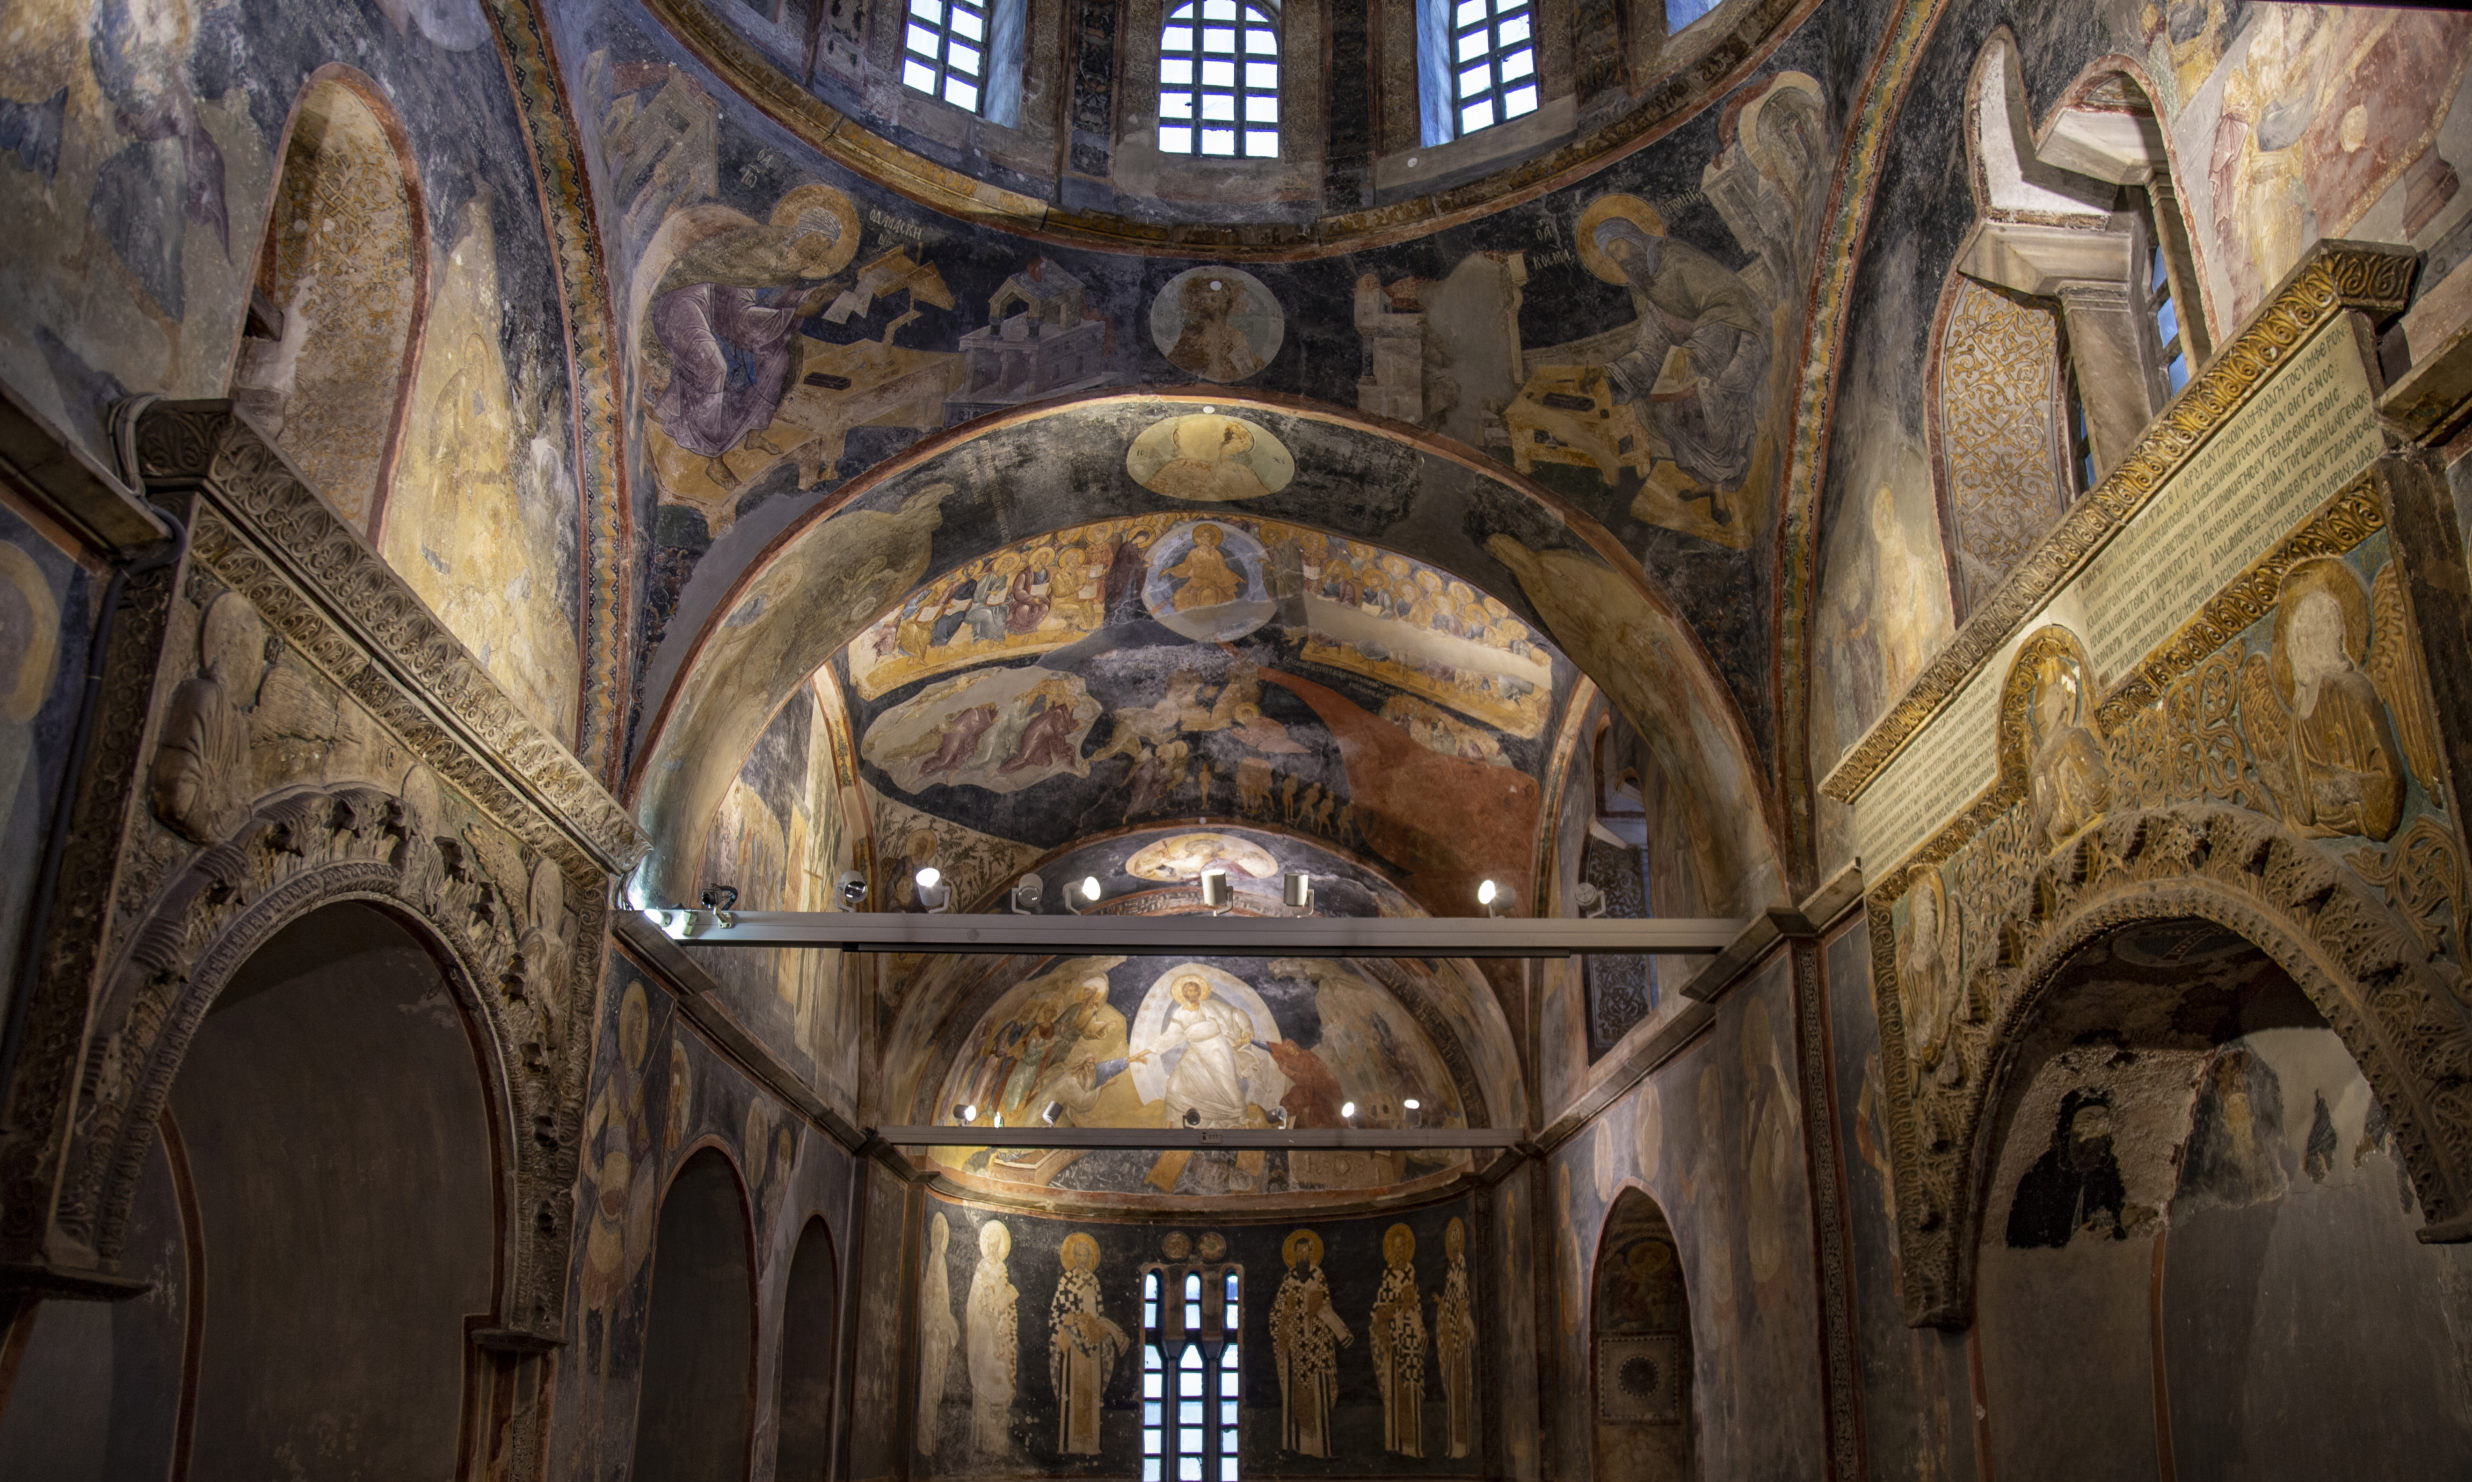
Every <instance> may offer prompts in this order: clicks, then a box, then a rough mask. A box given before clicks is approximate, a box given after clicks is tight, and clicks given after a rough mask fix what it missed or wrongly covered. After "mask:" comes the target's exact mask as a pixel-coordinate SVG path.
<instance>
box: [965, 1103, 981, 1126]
mask: <svg viewBox="0 0 2472 1482" xmlns="http://www.w3.org/2000/svg"><path fill="white" fill-rule="evenodd" d="M961 1119H962V1120H963V1121H965V1122H975V1121H977V1120H978V1103H977V1102H975V1101H973V1102H971V1103H970V1104H969V1105H968V1106H965V1107H963V1108H962V1109H961Z"/></svg>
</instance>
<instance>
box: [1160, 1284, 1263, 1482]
mask: <svg viewBox="0 0 2472 1482" xmlns="http://www.w3.org/2000/svg"><path fill="white" fill-rule="evenodd" d="M1241 1281H1242V1268H1241V1267H1238V1266H1234V1265H1192V1264H1186V1265H1177V1266H1150V1267H1146V1268H1144V1270H1143V1272H1142V1482H1237V1478H1238V1476H1239V1463H1238V1453H1239V1432H1240V1429H1241V1427H1240V1424H1239V1419H1238V1417H1239V1415H1240V1414H1241V1408H1242V1398H1243V1396H1242V1390H1243V1357H1242V1353H1243V1350H1242V1343H1241V1339H1240V1336H1239V1335H1240V1333H1241V1331H1242V1327H1243V1324H1242V1319H1241V1311H1242V1309H1241V1306H1240V1296H1239V1291H1240V1282H1241ZM1169 1282H1173V1283H1175V1289H1176V1291H1177V1293H1178V1297H1177V1299H1175V1300H1169V1301H1164V1302H1163V1301H1162V1300H1161V1297H1162V1294H1163V1285H1164V1283H1169Z"/></svg>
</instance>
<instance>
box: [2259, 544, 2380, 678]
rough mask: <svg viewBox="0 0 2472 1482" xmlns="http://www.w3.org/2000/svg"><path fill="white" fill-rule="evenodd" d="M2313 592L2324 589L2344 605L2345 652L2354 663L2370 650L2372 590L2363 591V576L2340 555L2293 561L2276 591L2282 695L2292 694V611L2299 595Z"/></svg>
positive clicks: (2277, 663)
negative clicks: (2344, 562)
mask: <svg viewBox="0 0 2472 1482" xmlns="http://www.w3.org/2000/svg"><path fill="white" fill-rule="evenodd" d="M2311 592H2324V593H2326V594H2327V595H2328V596H2330V597H2332V598H2334V599H2335V601H2336V603H2337V604H2338V605H2339V606H2341V607H2342V608H2343V652H2344V654H2345V655H2346V656H2347V657H2349V658H2350V659H2351V661H2352V662H2353V663H2354V664H2358V663H2359V662H2360V661H2361V657H2362V655H2364V654H2366V653H2367V652H2368V650H2369V594H2368V593H2366V592H2364V591H2362V590H2361V587H2360V578H2359V577H2357V576H2354V575H2353V574H2352V568H2351V567H2349V566H2346V565H2345V564H2343V560H2342V558H2341V557H2339V556H2311V557H2310V558H2309V559H2308V560H2306V561H2298V562H2294V563H2293V565H2292V569H2291V570H2289V571H2287V572H2285V573H2284V574H2283V588H2282V590H2281V591H2279V592H2277V593H2276V594H2275V658H2274V665H2275V688H2276V689H2279V690H2281V691H2283V698H2284V699H2286V700H2289V699H2290V698H2292V651H2291V649H2290V647H2289V646H2288V640H2287V639H2286V638H2285V636H2284V634H2285V633H2286V631H2287V630H2289V629H2290V627H2291V625H2292V611H2293V609H2294V608H2297V607H2299V606H2300V599H2301V598H2303V597H2306V596H2308V595H2309V594H2310V593H2311Z"/></svg>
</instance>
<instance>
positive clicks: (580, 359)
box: [488, 0, 641, 778]
mask: <svg viewBox="0 0 2472 1482" xmlns="http://www.w3.org/2000/svg"><path fill="white" fill-rule="evenodd" d="M542 4H543V0H489V6H488V9H489V12H490V18H491V23H492V26H493V28H494V29H495V30H496V32H497V35H498V54H499V58H500V60H501V61H502V62H503V63H504V64H505V66H506V74H507V84H508V86H509V87H510V88H511V89H512V90H513V92H514V95H515V101H516V105H517V109H518V111H519V112H520V113H521V115H522V117H523V123H524V131H525V139H524V142H525V145H526V147H527V148H528V149H529V150H530V152H531V156H532V173H533V183H534V185H535V186H536V188H537V189H538V190H539V192H540V196H541V214H542V216H543V218H544V225H545V226H546V227H547V229H548V232H549V240H550V247H551V253H552V256H553V258H554V259H555V261H556V263H557V270H558V287H559V295H558V299H559V309H560V312H561V313H562V314H563V315H564V316H565V325H564V328H565V330H566V337H565V338H566V347H567V380H568V383H569V387H570V392H571V394H572V395H573V397H574V407H573V413H572V414H573V416H574V419H575V428H574V436H575V452H576V458H575V476H576V479H577V481H578V483H579V484H580V486H581V489H580V492H581V494H582V499H583V506H584V510H585V512H586V521H585V529H584V532H583V533H584V537H585V538H584V543H583V544H584V562H583V578H584V580H583V587H584V612H583V624H582V626H583V632H582V634H581V635H580V636H581V639H582V643H581V645H580V646H581V648H582V652H583V695H582V697H581V702H580V703H579V705H578V706H577V713H576V717H575V753H576V755H578V756H581V757H586V758H590V759H592V760H591V764H592V766H593V767H594V768H595V769H596V770H597V771H598V772H599V773H600V774H601V775H603V776H605V777H612V778H614V777H615V776H616V775H617V772H618V766H619V762H620V756H619V748H620V746H621V744H622V742H623V740H624V736H623V732H624V729H625V726H624V722H625V716H626V706H627V701H628V696H629V694H630V693H631V692H632V689H633V686H632V684H631V683H630V676H631V675H632V674H633V672H634V659H633V656H634V650H635V633H636V629H637V627H638V625H639V623H640V620H641V618H640V614H639V613H638V612H637V611H636V610H635V607H634V604H633V602H632V600H631V599H632V595H633V592H634V589H635V582H634V580H633V576H634V569H635V564H634V563H635V560H636V554H635V550H634V535H633V531H634V510H633V508H632V506H631V497H630V495H629V493H628V481H627V462H626V453H625V448H626V443H625V438H624V437H623V435H622V433H621V427H622V425H623V423H622V419H621V418H620V416H619V408H620V407H621V406H623V405H624V404H625V387H626V365H625V356H624V355H623V354H622V353H620V350H619V348H618V347H619V339H618V330H617V325H618V317H617V314H616V312H615V311H614V310H613V309H612V308H611V303H610V292H609V270H608V267H607V265H606V264H605V263H604V262H603V260H602V256H601V237H600V229H599V226H598V222H597V218H596V215H595V213H594V210H593V204H592V186H591V181H590V177H589V175H588V174H587V172H586V170H585V167H584V153H583V146H582V144H581V142H580V141H579V139H578V137H577V134H576V129H575V124H574V110H573V109H572V108H570V107H569V106H568V102H567V96H566V88H565V86H564V84H563V83H562V82H561V81H560V79H559V74H558V56H557V49H556V48H555V47H554V46H553V45H551V43H550V39H549V30H548V26H547V23H546V21H545V19H544V17H543V15H542Z"/></svg>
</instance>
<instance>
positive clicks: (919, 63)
mask: <svg viewBox="0 0 2472 1482" xmlns="http://www.w3.org/2000/svg"><path fill="white" fill-rule="evenodd" d="M909 4H910V13H909V16H908V25H907V28H906V29H905V30H904V32H903V33H902V43H901V81H902V85H903V86H904V87H908V88H913V89H915V90H917V91H919V92H922V93H925V94H926V95H927V96H929V97H931V98H941V99H943V100H944V101H945V102H947V103H950V104H952V105H953V106H954V107H956V108H960V109H964V110H966V111H968V112H971V113H977V112H978V111H979V106H980V101H981V99H982V98H983V97H984V96H985V93H986V87H987V32H988V26H987V10H988V7H987V6H986V5H985V4H982V3H980V0H909Z"/></svg>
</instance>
